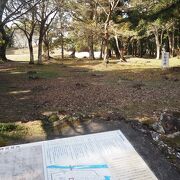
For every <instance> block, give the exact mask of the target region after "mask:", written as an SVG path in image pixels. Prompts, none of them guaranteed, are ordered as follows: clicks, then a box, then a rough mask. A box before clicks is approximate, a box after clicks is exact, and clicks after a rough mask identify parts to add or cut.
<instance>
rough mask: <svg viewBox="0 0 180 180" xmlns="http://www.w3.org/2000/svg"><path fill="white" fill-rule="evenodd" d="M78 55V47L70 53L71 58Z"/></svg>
mask: <svg viewBox="0 0 180 180" xmlns="http://www.w3.org/2000/svg"><path fill="white" fill-rule="evenodd" d="M75 57H76V49H75V48H73V50H72V53H71V54H70V58H75Z"/></svg>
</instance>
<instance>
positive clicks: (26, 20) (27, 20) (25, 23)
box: [15, 1, 37, 64]
mask: <svg viewBox="0 0 180 180" xmlns="http://www.w3.org/2000/svg"><path fill="white" fill-rule="evenodd" d="M36 5H37V4H35V1H34V2H32V3H31V4H28V5H27V7H26V8H28V9H30V10H29V11H28V12H27V13H26V14H24V15H23V16H21V17H20V18H19V19H18V22H17V23H15V24H16V26H17V27H18V28H19V29H20V30H21V31H23V32H24V34H25V36H26V38H27V40H28V46H29V53H30V62H29V64H34V51H33V44H32V40H33V35H34V32H35V28H36V25H37V19H36V13H37V7H36Z"/></svg>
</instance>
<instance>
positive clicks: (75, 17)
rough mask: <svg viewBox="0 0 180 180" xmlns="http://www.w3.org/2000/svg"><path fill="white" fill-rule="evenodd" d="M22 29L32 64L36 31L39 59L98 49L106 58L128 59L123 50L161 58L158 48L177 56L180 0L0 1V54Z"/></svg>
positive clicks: (106, 61)
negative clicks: (58, 52) (56, 53)
mask: <svg viewBox="0 0 180 180" xmlns="http://www.w3.org/2000/svg"><path fill="white" fill-rule="evenodd" d="M17 29H18V30H21V31H22V33H24V35H25V36H26V38H27V41H28V47H29V54H30V64H34V61H35V58H34V51H33V37H34V36H37V37H38V64H42V63H43V60H48V59H50V58H51V57H50V52H51V51H53V49H55V48H61V58H62V59H64V56H65V55H64V51H65V50H67V51H71V52H72V53H71V55H70V57H72V58H74V57H75V52H76V51H88V52H89V58H90V59H95V56H94V51H100V57H99V59H103V60H104V63H108V59H109V58H111V57H112V56H113V55H112V54H115V57H116V59H120V60H121V61H123V62H126V58H125V57H126V55H132V56H136V57H146V58H148V57H149V58H156V59H160V57H161V51H162V50H166V51H168V52H170V55H171V57H174V56H179V51H180V50H179V49H180V3H179V0H2V1H1V2H0V59H1V61H7V58H6V50H7V48H8V47H10V46H13V36H14V34H15V33H16V31H17Z"/></svg>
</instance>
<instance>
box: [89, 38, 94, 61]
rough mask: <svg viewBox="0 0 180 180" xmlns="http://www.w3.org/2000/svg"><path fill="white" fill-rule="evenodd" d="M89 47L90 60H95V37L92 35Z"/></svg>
mask: <svg viewBox="0 0 180 180" xmlns="http://www.w3.org/2000/svg"><path fill="white" fill-rule="evenodd" d="M88 46H89V59H95V57H94V40H93V35H90V36H89V38H88Z"/></svg>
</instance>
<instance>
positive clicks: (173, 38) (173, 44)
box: [172, 27, 175, 57]
mask: <svg viewBox="0 0 180 180" xmlns="http://www.w3.org/2000/svg"><path fill="white" fill-rule="evenodd" d="M174 31H175V30H174V27H173V32H172V57H174V49H175V32H174Z"/></svg>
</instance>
